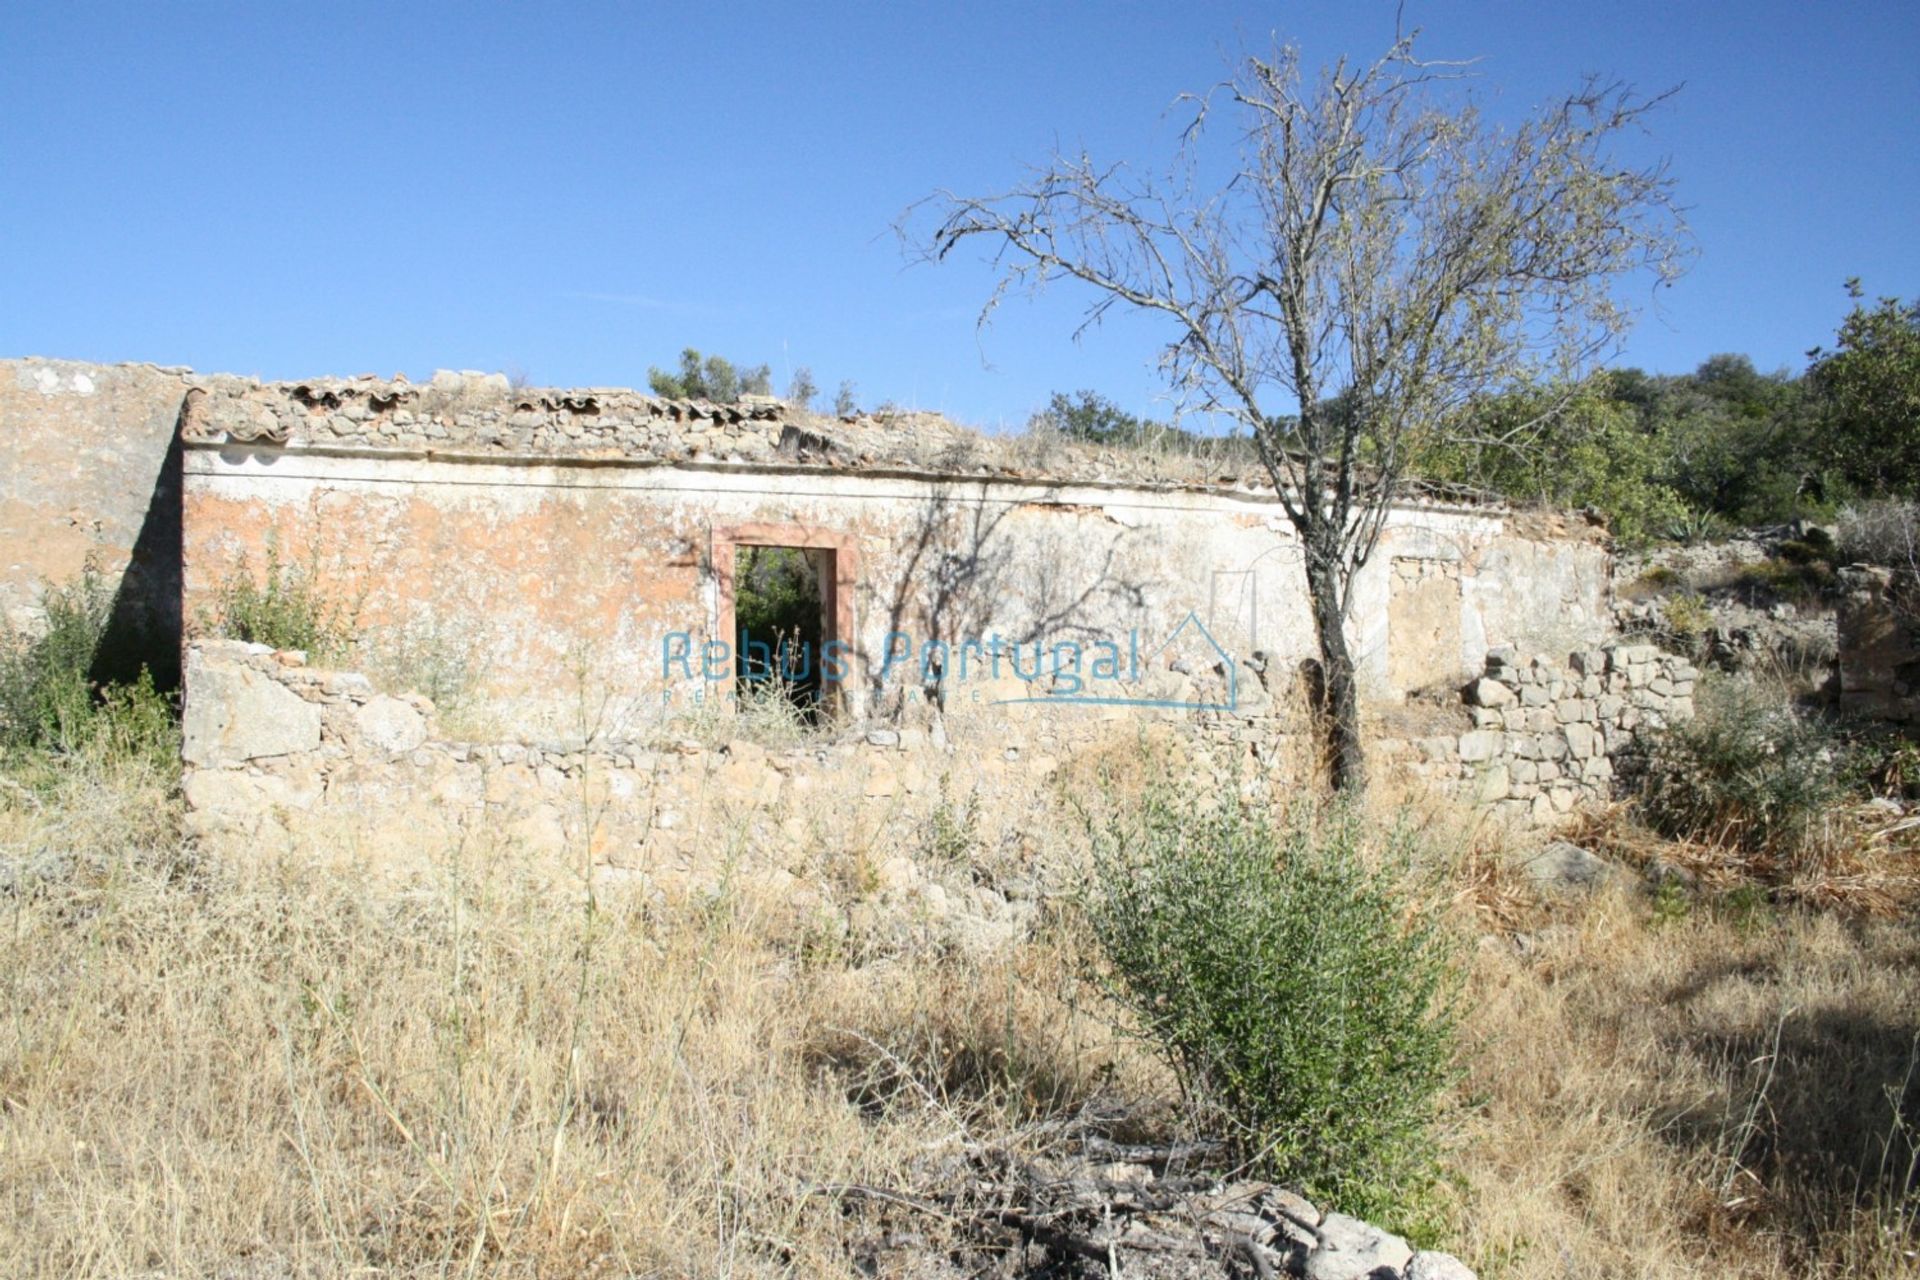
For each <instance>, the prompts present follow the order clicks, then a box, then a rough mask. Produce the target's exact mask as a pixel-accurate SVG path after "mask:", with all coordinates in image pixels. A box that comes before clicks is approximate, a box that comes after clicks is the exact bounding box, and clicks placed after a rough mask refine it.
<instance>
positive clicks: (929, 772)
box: [184, 640, 1695, 935]
mask: <svg viewBox="0 0 1920 1280" xmlns="http://www.w3.org/2000/svg"><path fill="white" fill-rule="evenodd" d="M1694 674H1695V673H1694V672H1693V670H1692V668H1691V667H1689V666H1688V665H1687V664H1686V663H1685V662H1684V661H1682V660H1681V659H1678V658H1674V657H1672V656H1670V655H1664V654H1660V653H1658V652H1656V651H1655V650H1653V649H1652V648H1651V647H1650V646H1647V645H1644V644H1624V643H1623V644H1619V645H1615V646H1613V647H1610V648H1606V649H1599V650H1591V651H1584V652H1581V653H1577V654H1575V655H1573V657H1572V660H1571V661H1570V662H1569V663H1568V664H1567V665H1566V666H1564V667H1563V666H1561V665H1558V664H1554V663H1550V662H1547V661H1544V660H1536V661H1528V662H1521V661H1519V660H1517V659H1516V658H1514V657H1513V656H1512V655H1511V654H1510V653H1506V652H1502V651H1496V652H1495V654H1494V655H1493V657H1492V658H1491V659H1490V660H1489V662H1488V664H1487V669H1486V674H1485V675H1484V676H1483V677H1482V678H1480V679H1478V680H1476V681H1474V682H1473V683H1472V684H1471V685H1470V686H1468V688H1467V690H1466V691H1465V694H1464V697H1465V699H1466V700H1467V701H1468V702H1469V703H1470V704H1471V705H1470V707H1468V708H1467V712H1468V714H1469V715H1470V716H1471V718H1472V725H1471V727H1469V728H1467V729H1465V730H1464V731H1462V732H1456V733H1451V734H1446V735H1439V736H1431V737H1426V738H1419V739H1414V740H1409V741H1399V742H1396V741H1395V740H1393V739H1390V738H1386V739H1383V738H1376V739H1375V742H1374V748H1375V768H1376V771H1377V772H1378V774H1379V775H1381V776H1383V777H1389V778H1390V777H1394V776H1398V775H1404V776H1408V777H1412V778H1417V779H1422V780H1425V781H1426V782H1427V783H1429V784H1431V785H1433V786H1435V787H1437V788H1440V789H1441V790H1443V791H1446V792H1449V793H1451V794H1455V795H1459V796H1461V797H1463V798H1465V799H1467V800H1470V801H1473V802H1477V803H1480V804H1484V805H1486V806H1488V807H1489V808H1490V810H1491V812H1492V813H1493V814H1495V815H1497V816H1498V817H1500V818H1502V819H1506V820H1511V821H1515V822H1518V823H1521V824H1549V825H1550V824H1553V823H1555V822H1558V821H1560V820H1561V819H1563V818H1564V817H1565V816H1566V815H1568V814H1569V813H1571V812H1573V811H1574V810H1575V809H1576V808H1578V807H1579V806H1580V805H1581V804H1583V803H1585V802H1588V801H1593V800H1599V799H1604V798H1606V797H1607V796H1609V795H1610V794H1611V792H1612V788H1613V782H1614V779H1615V777H1616V776H1617V775H1618V773H1619V772H1620V769H1619V765H1620V763H1621V762H1622V761H1624V760H1625V759H1626V758H1628V757H1630V756H1631V755H1632V753H1633V752H1634V751H1635V750H1636V748H1637V747H1638V746H1639V745H1640V744H1641V742H1642V740H1643V736H1644V735H1645V734H1646V733H1647V732H1648V731H1650V730H1654V729H1657V728H1659V727H1661V726H1663V725H1666V724H1671V723H1678V722H1681V721H1684V720H1685V719H1686V718H1688V717H1689V716H1690V715H1691V713H1692V701H1691V695H1692V684H1693V680H1694ZM1217 675H1218V673H1213V676H1211V677H1210V676H1209V675H1208V674H1207V673H1196V674H1195V676H1191V677H1190V676H1187V675H1182V674H1181V673H1178V672H1172V671H1170V672H1168V673H1166V675H1165V677H1164V680H1165V681H1166V682H1170V683H1168V684H1167V686H1166V687H1168V688H1169V689H1171V688H1172V684H1173V683H1177V684H1179V685H1180V686H1181V687H1182V688H1183V689H1184V690H1186V691H1188V692H1200V693H1202V694H1203V695H1204V694H1205V693H1206V692H1207V690H1208V689H1209V688H1210V687H1211V686H1209V685H1208V684H1207V680H1208V679H1210V678H1217ZM1255 683H1256V684H1263V683H1264V682H1261V681H1257V680H1256V681H1255ZM187 689H188V696H187V700H186V705H185V724H184V730H185V749H184V755H185V758H186V765H187V770H186V779H185V784H184V789H185V795H186V800H187V805H188V810H189V818H188V821H189V829H190V831H191V832H192V833H193V834H194V836H195V837H196V838H197V839H198V840H199V841H200V843H201V844H202V845H203V847H207V848H209V849H212V850H217V851H225V852H230V853H236V854H240V855H242V856H248V857H258V856H262V855H265V854H273V853H288V854H296V855H298V856H303V857H317V858H321V859H341V860H346V861H349V862H354V863H358V864H362V865H368V866H373V867H377V868H380V869H382V870H385V871H391V872H395V873H400V874H407V873H414V872H419V871H421V870H423V869H426V868H429V867H431V866H433V865H434V864H435V863H436V862H437V861H440V860H444V859H446V858H448V857H452V856H456V855H457V854H460V853H461V851H465V853H466V854H467V855H471V856H486V857H498V856H512V857H522V858H528V859H530V860H531V861H532V862H533V863H536V864H541V863H543V864H545V865H547V866H549V867H570V868H572V869H574V870H575V871H579V872H581V873H583V874H586V875H589V876H591V877H592V878H593V879H594V880H596V881H597V882H603V883H610V884H621V885H625V886H627V887H631V888H638V889H641V890H643V891H646V892H651V893H658V894H667V895H678V894H686V893H698V892H709V891H712V890H713V889H714V888H715V887H716V886H717V885H719V884H721V883H723V882H724V881H725V880H726V879H727V878H728V877H729V876H744V877H749V878H751V879H753V880H755V881H756V882H758V883H760V884H761V885H762V886H763V887H767V888H771V889H773V890H775V891H776V892H778V893H781V894H791V895H797V897H796V901H810V900H813V899H816V898H819V897H821V896H822V895H823V894H828V895H830V894H831V892H832V891H831V889H830V888H824V889H823V887H822V886H831V885H833V884H834V883H840V884H842V885H843V886H845V885H848V884H855V883H857V884H862V885H865V886H866V888H865V889H864V890H863V891H862V892H864V893H866V894H867V895H868V896H873V897H892V898H903V897H904V898H907V899H910V900H911V901H912V903H914V904H915V905H916V906H917V907H918V908H919V909H920V911H921V914H922V915H925V916H932V917H937V918H940V919H949V918H950V919H951V920H952V921H954V922H956V923H958V924H961V925H965V926H966V927H967V928H968V929H970V930H971V931H972V932H973V933H974V934H976V935H978V934H985V933H992V932H993V931H995V930H1001V929H1004V928H1011V927H1014V925H1015V924H1016V923H1017V922H1018V921H1019V920H1023V919H1024V918H1025V913H1026V912H1027V911H1028V910H1029V909H1030V905H1031V900H1032V894H1033V886H1034V885H1036V884H1037V883H1039V882H1040V880H1041V879H1042V878H1043V877H1042V876H1041V874H1040V873H1039V871H1038V870H1037V869H1036V868H1035V867H1034V866H1033V860H1034V859H1035V858H1036V857H1038V856H1039V854H1040V852H1041V851H1040V850H1039V849H1038V847H1037V846H1036V845H1035V835H1034V833H1035V832H1036V831H1038V830H1042V829H1044V827H1045V824H1044V822H1042V821H1041V819H1042V818H1043V816H1044V815H1045V812H1046V811H1047V810H1048V808H1049V806H1050V805H1052V804H1053V803H1055V801H1056V799H1057V797H1058V795H1059V794H1060V789H1061V788H1062V787H1071V786H1074V785H1079V783H1078V782H1076V781H1075V779H1076V778H1078V777H1079V776H1080V775H1079V774H1077V773H1076V770H1077V769H1079V768H1081V767H1083V766H1086V765H1088V764H1089V763H1090V762H1092V761H1095V760H1097V759H1099V758H1102V755H1103V753H1105V752H1108V751H1110V750H1117V751H1120V752H1130V751H1132V750H1134V749H1135V747H1136V746H1137V744H1139V743H1140V742H1141V741H1142V740H1143V735H1144V737H1145V740H1146V741H1148V742H1149V743H1150V744H1151V750H1152V751H1153V752H1154V753H1155V755H1156V762H1157V766H1158V767H1160V768H1162V769H1163V770H1164V771H1165V773H1166V775H1167V776H1169V777H1177V778H1180V779H1183V780H1185V781H1186V782H1187V783H1188V784H1190V785H1192V786H1195V787H1199V788H1206V787H1208V786H1210V785H1215V784H1221V783H1225V782H1226V781H1228V780H1229V779H1238V780H1239V781H1240V782H1241V784H1242V785H1243V786H1246V787H1250V788H1256V787H1276V788H1284V787H1287V786H1292V785H1298V784H1299V783H1300V782H1301V781H1302V778H1301V777H1300V776H1299V772H1300V770H1301V769H1302V768H1303V767H1311V766H1310V765H1309V764H1308V763H1307V761H1308V760H1309V753H1307V752H1306V751H1304V750H1303V744H1304V743H1305V742H1306V741H1307V737H1306V735H1305V734H1304V733H1303V731H1302V729H1303V726H1302V725H1301V723H1300V721H1299V719H1298V717H1297V715H1294V714H1291V713H1290V712H1289V706H1290V705H1294V704H1293V702H1292V700H1291V699H1289V698H1287V697H1285V696H1283V695H1282V694H1281V692H1280V691H1278V690H1276V691H1275V693H1273V694H1271V695H1269V694H1267V693H1266V692H1265V691H1264V689H1263V690H1262V692H1261V694H1260V695H1258V696H1256V697H1254V698H1250V699H1249V700H1248V701H1247V702H1246V703H1244V704H1243V705H1242V706H1241V707H1239V708H1238V709H1236V710H1235V711H1233V712H1230V713H1229V712H1213V713H1203V714H1194V713H1188V712H1171V711H1170V712H1164V713H1159V714H1158V715H1157V716H1149V717H1145V718H1143V717H1141V716H1139V715H1136V714H1134V713H1132V712H1131V711H1125V712H1114V711H1108V712H1103V713H1098V714H1089V713H1087V712H1086V711H1085V710H1084V709H1075V710H1072V711H1070V710H1068V709H1065V708H1046V707H1041V708H1036V707H1032V706H1013V707H1006V708H1001V709H1000V714H998V715H997V716H996V717H994V718H993V719H992V720H991V721H988V720H986V719H984V718H982V717H979V716H975V717H955V718H947V717H940V716H935V717H933V718H932V719H931V721H930V722H925V723H922V724H919V725H912V726H904V727H873V726H868V727H861V726H857V725H849V726H847V727H846V728H845V729H843V730H842V731H841V732H839V733H838V734H834V735H831V736H823V737H819V738H809V739H806V740H804V741H799V742H793V743H790V744H788V745H771V746H770V745H766V744H764V743H761V742H756V741H753V740H750V738H749V737H748V736H747V734H748V733H749V732H750V730H749V729H747V728H745V727H742V726H741V725H739V724H738V723H737V722H734V721H731V720H726V719H718V720H715V721H713V722H710V723H708V724H707V725H706V726H704V727H705V729H706V730H707V732H706V733H704V734H702V735H694V734H691V733H686V734H682V735H681V736H670V737H665V738H658V737H656V738H651V739H644V740H642V739H636V740H622V739H617V738H606V737H599V736H585V737H579V736H576V737H571V738H561V739H554V740H547V741H504V742H465V741H456V740H451V739H449V738H448V737H446V736H445V734H444V731H443V727H442V726H441V725H440V724H439V722H438V718H437V716H436V713H435V709H434V707H433V705H432V704H431V703H430V702H428V701H427V700H426V699H424V698H422V697H420V696H418V695H416V694H411V693H395V692H387V691H382V690H380V689H377V688H376V687H375V686H374V685H373V683H372V682H371V681H369V680H368V679H367V677H365V676H364V675H362V674H359V673H356V672H347V671H328V670H321V669H317V668H313V667H309V666H308V665H307V664H306V661H305V658H304V656H303V655H300V654H296V653H286V652H275V651H273V650H270V649H267V648H265V647H264V646H258V645H247V644H242V643H240V642H236V641H224V640H216V641H196V642H193V643H192V644H191V645H190V646H189V649H188V655H187ZM720 714H723V715H730V714H731V713H720ZM1089 776H1090V775H1089ZM1088 785H1091V783H1090V782H1089V783H1088ZM961 829H964V830H965V831H966V833H967V839H966V842H965V843H966V844H967V851H966V857H967V859H968V860H969V861H970V865H967V866H960V867H951V866H950V867H948V868H947V870H948V871H949V872H950V873H952V874H951V875H950V876H949V879H948V881H947V882H946V883H941V882H940V881H939V880H938V879H937V878H933V877H930V876H929V874H928V872H927V870H926V864H927V862H928V849H929V846H930V845H941V844H950V843H951V837H952V836H953V833H954V832H955V831H957V830H961ZM943 833H944V834H943ZM954 856H955V853H954V851H953V850H951V849H949V850H947V851H946V852H945V853H939V852H937V851H936V853H935V854H934V855H933V861H935V862H938V861H940V860H941V859H942V858H946V859H948V860H951V859H952V858H953V857H954ZM980 859H984V862H981V863H979V864H978V865H972V863H974V862H978V860H980ZM835 867H837V868H838V869H837V870H836V869H834V868H835ZM849 867H852V868H853V869H852V870H849V869H848V868H849ZM854 896H855V897H859V896H860V894H855V895H854ZM1022 903H1025V904H1027V905H1020V904H1022ZM841 905H842V907H844V906H845V904H844V903H843V904H841Z"/></svg>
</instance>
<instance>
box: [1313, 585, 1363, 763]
mask: <svg viewBox="0 0 1920 1280" xmlns="http://www.w3.org/2000/svg"><path fill="white" fill-rule="evenodd" d="M1306 559H1307V596H1308V598H1309V600H1311V602H1312V605H1313V629H1314V635H1315V637H1316V638H1317V639H1318V640H1319V642H1320V664H1321V666H1322V667H1323V668H1324V671H1323V675H1324V678H1325V681H1326V700H1325V703H1324V705H1323V708H1322V710H1323V712H1324V714H1325V717H1326V725H1325V728H1326V734H1327V738H1326V742H1327V756H1328V763H1329V765H1330V770H1331V776H1332V781H1333V789H1334V790H1335V791H1341V792H1348V793H1350V794H1353V795H1358V794H1359V793H1360V792H1362V791H1364V790H1366V786H1367V759H1366V753H1365V751H1364V749H1363V748H1362V746H1361V743H1360V691H1359V688H1358V686H1357V684H1356V682H1355V680H1354V671H1353V655H1352V654H1351V653H1350V652H1348V650H1347V632H1346V627H1345V623H1346V611H1345V610H1344V609H1342V608H1341V607H1340V596H1341V592H1340V590H1339V577H1338V570H1337V569H1335V568H1333V567H1332V565H1331V564H1330V563H1329V559H1330V558H1329V557H1325V556H1316V555H1314V554H1312V553H1311V552H1309V553H1308V555H1307V558H1306Z"/></svg>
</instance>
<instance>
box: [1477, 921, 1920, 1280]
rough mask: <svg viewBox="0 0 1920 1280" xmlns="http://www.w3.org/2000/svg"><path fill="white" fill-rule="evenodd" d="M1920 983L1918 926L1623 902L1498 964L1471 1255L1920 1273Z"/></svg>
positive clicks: (1481, 1048)
mask: <svg viewBox="0 0 1920 1280" xmlns="http://www.w3.org/2000/svg"><path fill="white" fill-rule="evenodd" d="M1917 985H1920V934H1917V933H1916V930H1915V929H1914V927H1913V924H1912V922H1911V921H1904V922H1900V923H1891V922H1869V923H1861V924H1848V923H1846V922H1843V921H1842V920H1840V919H1839V918H1837V917H1835V916H1832V915H1815V914H1801V913H1780V914H1775V913H1771V912H1764V911H1763V912H1760V913H1757V914H1756V913H1753V912H1750V911H1747V910H1739V909H1736V910H1729V911H1720V912H1715V911H1710V910H1704V909H1702V910H1698V911H1695V912H1693V913H1690V914H1688V915H1687V916H1686V917H1685V918H1681V919H1676V920H1672V921H1670V922H1669V923H1667V924H1664V925H1658V924H1654V923H1651V922H1650V920H1649V915H1648V910H1647V906H1646V904H1645V902H1644V901H1643V900H1636V899H1635V898H1632V897H1628V896H1626V895H1619V896H1615V897H1613V898H1610V899H1608V900H1606V901H1603V902H1602V903H1600V904H1598V905H1596V906H1594V907H1593V908H1591V909H1589V910H1586V911H1583V912H1580V913H1578V914H1576V915H1573V916H1571V917H1569V918H1567V919H1563V920H1560V921H1557V922H1555V923H1553V924H1550V925H1547V926H1545V927H1543V928H1541V929H1538V930H1536V931H1534V932H1532V933H1530V934H1528V935H1524V936H1523V937H1522V939H1521V940H1520V942H1519V945H1517V946H1516V945H1514V943H1512V942H1506V941H1497V942H1496V941H1490V942H1489V943H1488V944H1487V945H1483V946H1482V947H1481V948H1480V949H1479V952H1478V955H1477V957H1476V964H1475V970H1474V978H1473V983H1472V989H1473V992H1474V995H1475V997H1476V1004H1477V1006H1478V1007H1477V1010H1476V1013H1475V1015H1474V1018H1473V1020H1472V1023H1471V1028H1472V1033H1473V1040H1474V1047H1473V1053H1472V1056H1471V1058H1470V1063H1471V1067H1470V1076H1469V1079H1468V1082H1467V1097H1468V1099H1469V1100H1470V1103H1471V1111H1470V1112H1469V1115H1468V1118H1467V1123H1466V1125H1465V1127H1464V1129H1463V1131H1462V1133H1461V1135H1460V1141H1461V1151H1462V1153H1463V1156H1462V1159H1461V1162H1460V1168H1461V1171H1462V1173H1463V1175H1464V1177H1465V1179H1466V1183H1467V1187H1468V1206H1469V1209H1468V1212H1467V1213H1466V1214H1465V1215H1464V1218H1463V1221H1464V1223H1465V1235H1466V1245H1467V1249H1468V1252H1469V1253H1470V1254H1471V1255H1473V1256H1475V1257H1477V1258H1479V1259H1480V1261H1481V1262H1482V1265H1483V1267H1486V1268H1487V1272H1483V1274H1486V1273H1488V1272H1490V1273H1492V1274H1496V1275H1503V1276H1515V1277H1535V1276H1538V1277H1547V1276H1564V1277H1587V1276H1592V1277H1602V1276H1621V1277H1625V1276H1650V1277H1652V1276H1658V1277H1668V1276H1672V1277H1679V1276H1695V1275H1715V1276H1756V1277H1758V1276H1769V1277H1771V1276H1780V1277H1785V1276H1811V1275H1832V1276H1842V1275H1845V1276H1875V1277H1892V1276H1910V1275H1914V1274H1920V1271H1917V1270H1916V1265H1915V1261H1914V1254H1913V1248H1914V1237H1913V1234H1912V1225H1913V1224H1912V1212H1913V1201H1912V1199H1911V1187H1912V1182H1911V1159H1912V1154H1913V1148H1912V1145H1911V1144H1912V1141H1913V1138H1914V1136H1915V1134H1914V1131H1913V1128H1912V1125H1913V1123H1914V1120H1915V1118H1916V1115H1917V1114H1920V1112H1917V1111H1916V1107H1917V1106H1920V1093H1916V1092H1915V1089H1914V1080H1913V1077H1912V1075H1911V1074H1910V1073H1911V1072H1912V1069H1913V1066H1914V1058H1913V1054H1914V1052H1915V1048H1916V1043H1915V1038H1914V1037H1915V1035H1916V1031H1920V1026H1917V1025H1916V1010H1915V1002H1914V991H1915V990H1916V986H1917ZM1889 1089H1891V1090H1892V1094H1891V1096H1890V1095H1889V1094H1888V1092H1887V1090H1889ZM1897 1107H1898V1108H1903V1110H1897ZM1903 1117H1904V1120H1903ZM1903 1125H1904V1127H1903ZM1902 1190H1905V1191H1907V1192H1908V1198H1907V1199H1906V1201H1905V1204H1904V1206H1902V1205H1901V1204H1900V1203H1898V1202H1897V1196H1898V1193H1899V1192H1901V1191H1902Z"/></svg>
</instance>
